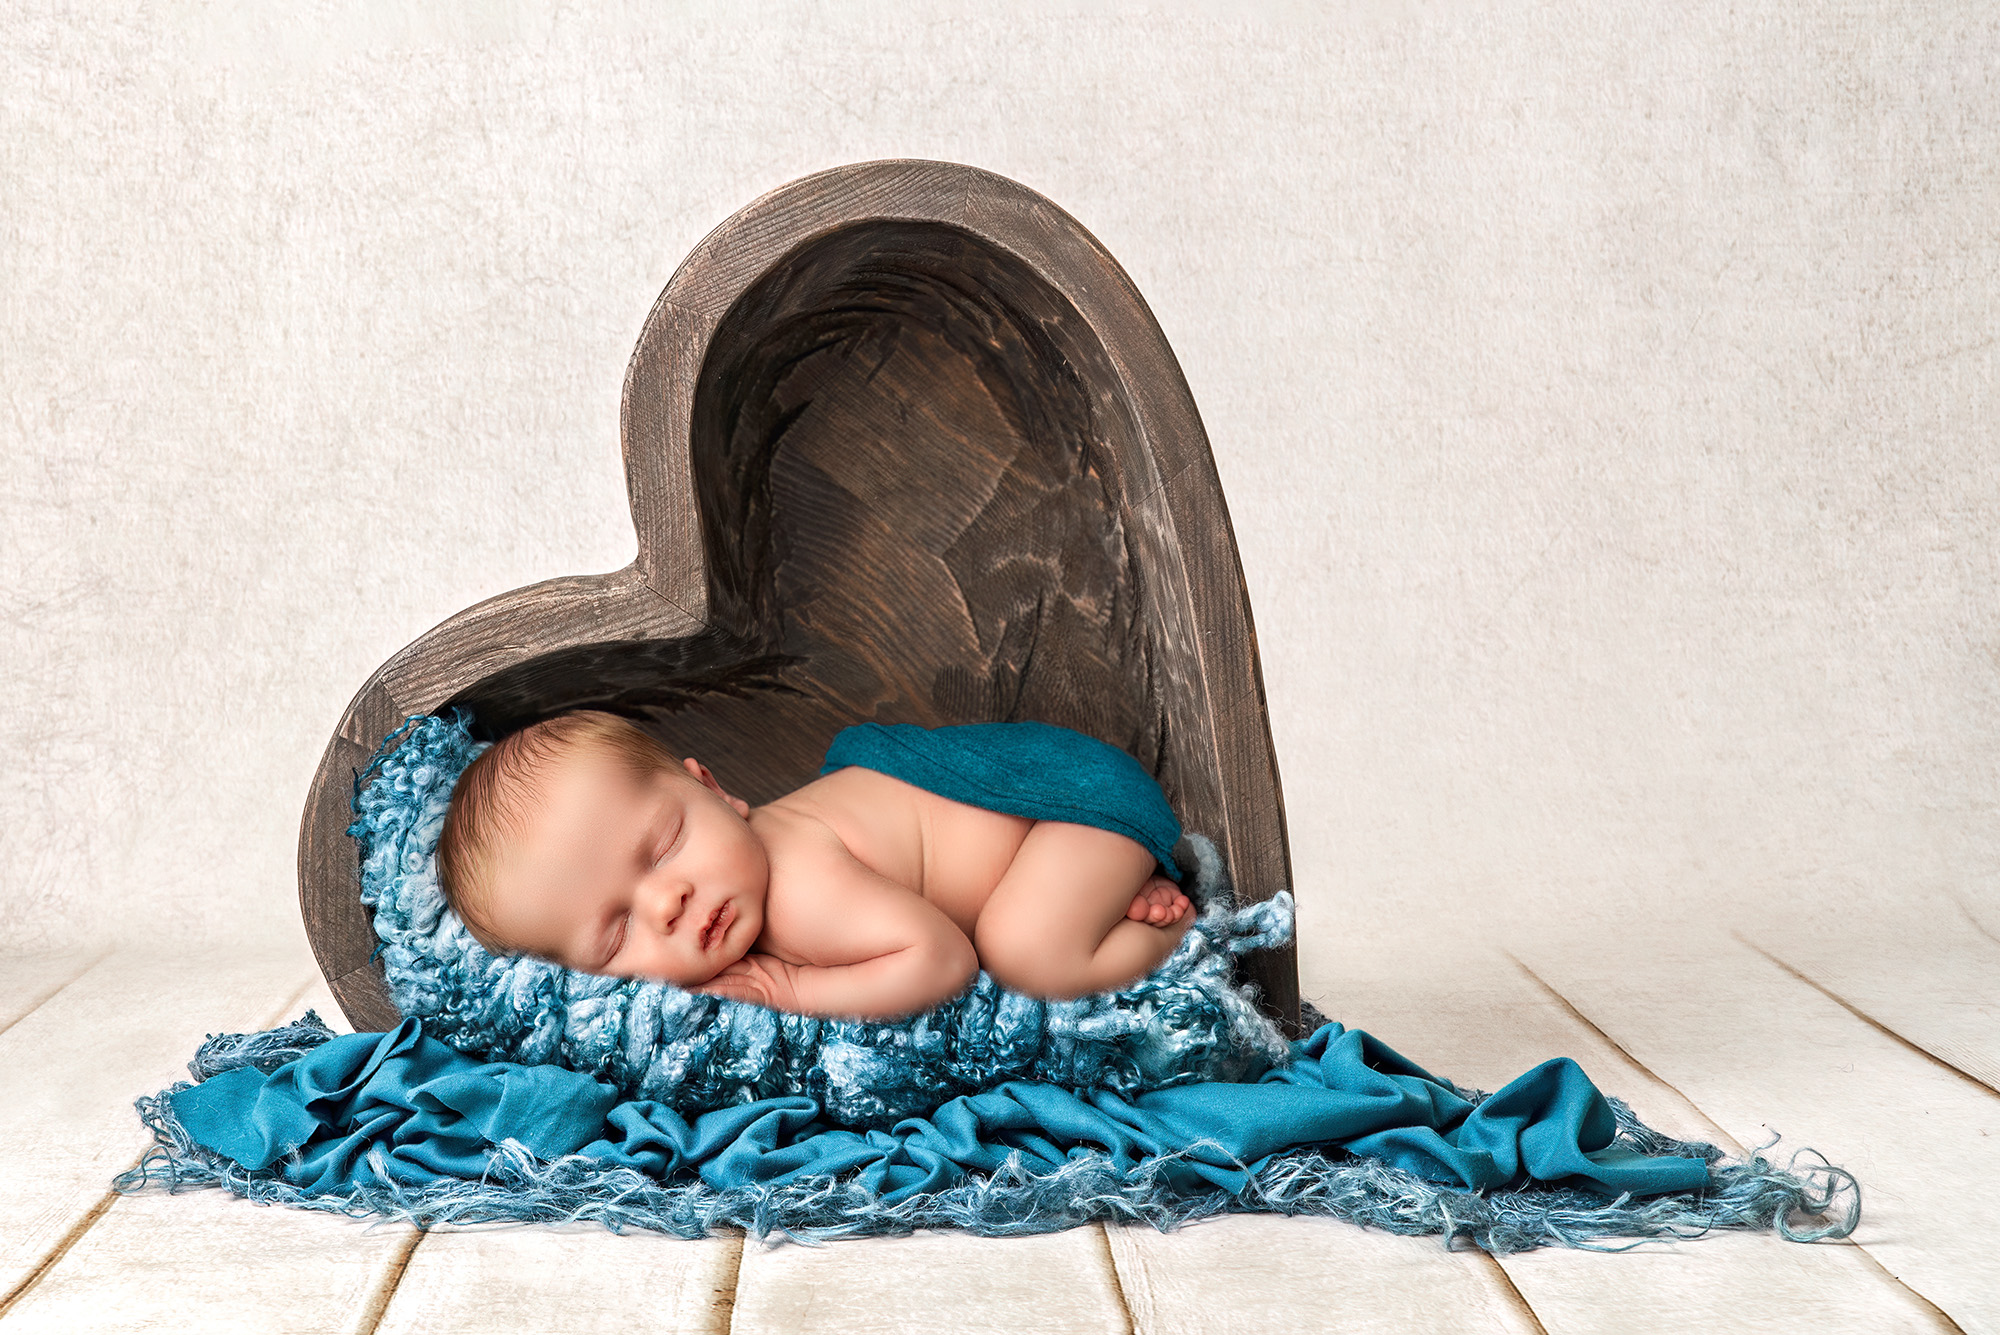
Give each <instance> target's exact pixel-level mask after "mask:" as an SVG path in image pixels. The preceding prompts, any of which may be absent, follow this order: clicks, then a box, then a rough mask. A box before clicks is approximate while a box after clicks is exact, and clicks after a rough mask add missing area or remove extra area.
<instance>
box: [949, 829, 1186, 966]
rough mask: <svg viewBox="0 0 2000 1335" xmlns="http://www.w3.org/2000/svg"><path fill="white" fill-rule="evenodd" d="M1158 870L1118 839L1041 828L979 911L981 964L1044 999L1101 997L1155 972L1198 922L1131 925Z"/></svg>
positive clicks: (975, 939) (976, 936) (976, 933)
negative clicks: (1138, 897) (1132, 913)
mask: <svg viewBox="0 0 2000 1335" xmlns="http://www.w3.org/2000/svg"><path fill="white" fill-rule="evenodd" d="M1153 868H1154V862H1153V855H1152V854H1151V853H1148V852H1147V851H1146V850H1145V849H1144V848H1143V847H1141V846H1140V845H1139V844H1138V843H1136V842H1135V841H1133V840H1131V839H1127V838H1126V837H1125V836H1124V835H1122V834H1113V833H1111V832H1110V831H1109V830H1100V829H1098V828H1096V827H1095V826H1090V825H1070V824H1066V823H1064V822H1061V821H1042V822H1039V823H1038V824H1036V825H1035V827H1034V828H1033V829H1031V830H1029V831H1028V836H1027V838H1026V839H1024V840H1022V841H1021V848H1020V851H1019V852H1017V853H1015V854H1014V861H1013V864H1012V865H1011V866H1009V867H1008V868H1007V871H1006V874H1005V875H1003V876H1002V877H1001V878H1000V884H999V885H997V886H995V887H994V889H993V893H992V895H991V896H990V897H989V898H988V899H987V901H986V904H985V906H984V907H983V908H981V909H980V911H979V920H978V922H977V923H976V924H974V927H973V934H972V944H973V945H974V946H975V947H976V948H977V949H978V951H979V962H980V965H981V966H982V967H983V968H984V969H985V970H986V971H987V972H988V973H990V974H992V975H993V977H994V978H995V979H997V980H998V981H999V982H1001V983H1004V984H1006V985H1007V986H1008V987H1011V988H1014V989H1015V990H1017V991H1021V992H1026V993H1028V994H1030V995H1032V996H1040V997H1077V996H1082V995H1083V994H1085V993H1086V992H1104V991H1108V990H1110V989H1111V988H1114V987H1120V986H1122V985H1124V984H1126V983H1129V982H1132V981H1134V980H1135V979H1138V978H1140V977H1142V976H1144V975H1145V974H1147V973H1150V972H1151V971H1152V970H1153V969H1155V968H1157V967H1158V966H1159V964H1160V962H1161V961H1162V960H1164V959H1166V957H1167V956H1168V954H1169V953H1171V952H1172V950H1173V948H1174V946H1175V945H1177V944H1178V943H1179V941H1180V939H1181V937H1182V936H1183V935H1184V934H1185V933H1186V931H1187V929H1188V924H1189V923H1190V922H1191V921H1192V920H1193V917H1194V915H1193V914H1191V913H1186V914H1183V915H1181V918H1180V919H1179V920H1178V921H1176V922H1174V923H1173V924H1171V925H1167V926H1160V927H1155V926H1153V925H1151V924H1150V923H1145V922H1139V921H1137V920H1135V919H1133V918H1131V917H1129V916H1127V915H1128V913H1129V911H1130V910H1131V908H1132V906H1133V899H1134V896H1135V895H1137V894H1139V893H1141V892H1142V891H1143V889H1144V887H1145V886H1146V885H1147V884H1148V882H1149V881H1150V880H1151V879H1152V875H1153Z"/></svg>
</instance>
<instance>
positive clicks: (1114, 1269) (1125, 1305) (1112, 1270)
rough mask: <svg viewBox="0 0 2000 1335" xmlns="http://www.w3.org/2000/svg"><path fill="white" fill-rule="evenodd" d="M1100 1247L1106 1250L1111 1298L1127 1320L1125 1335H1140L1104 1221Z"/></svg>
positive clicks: (1099, 1228)
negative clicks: (1115, 1300) (1114, 1299)
mask: <svg viewBox="0 0 2000 1335" xmlns="http://www.w3.org/2000/svg"><path fill="white" fill-rule="evenodd" d="M1095 1227H1096V1229H1097V1243H1098V1246H1100V1247H1102V1248H1103V1249H1104V1269H1105V1272H1106V1273H1107V1274H1109V1275H1110V1276H1111V1296H1112V1297H1113V1298H1116V1299H1117V1300H1118V1311H1119V1313H1120V1314H1121V1315H1123V1316H1124V1318H1125V1335H1139V1323H1138V1321H1137V1320H1136V1319H1135V1318H1134V1317H1133V1315H1132V1302H1131V1300H1130V1299H1129V1298H1127V1297H1126V1296H1125V1280H1124V1277H1123V1276H1121V1275H1120V1274H1119V1273H1118V1256H1117V1253H1115V1252H1113V1251H1112V1250H1111V1234H1110V1233H1109V1232H1107V1231H1106V1225H1105V1223H1104V1221H1103V1220H1101V1219H1100V1220H1098V1221H1097V1224H1096V1225H1095Z"/></svg>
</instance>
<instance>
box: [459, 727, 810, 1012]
mask: <svg viewBox="0 0 2000 1335" xmlns="http://www.w3.org/2000/svg"><path fill="white" fill-rule="evenodd" d="M686 763H687V766H688V769H687V772H685V773H683V772H682V771H680V770H664V771H659V772H656V773H653V774H649V775H646V776H644V777H635V776H634V775H633V774H631V773H630V771H628V770H627V769H626V767H625V766H624V765H623V764H621V763H619V762H617V761H615V760H613V759H611V758H610V757H607V756H600V755H594V754H590V753H584V754H581V755H575V756H569V757H565V758H564V759H562V760H560V761H558V762H556V763H555V765H554V766H553V767H552V768H551V769H550V771H549V772H548V774H547V775H546V777H545V779H544V781H543V783H542V785H541V789H540V792H539V794H538V797H539V799H540V805H539V806H538V808H537V809H536V810H535V812H534V814H533V815H532V816H531V817H530V818H529V819H528V820H527V821H526V822H525V824H524V827H523V829H522V831H521V833H520V837H518V838H516V839H514V840H512V841H511V842H509V843H508V844H507V845H506V846H505V847H503V848H502V849H501V851H500V855H499V857H498V859H497V860H496V861H497V866H496V867H495V869H494V872H493V875H492V878H491V880H490V881H489V882H488V884H487V885H486V887H485V891H486V893H485V899H484V902H483V904H482V906H481V907H482V908H483V909H484V913H483V917H484V918H485V921H486V923H487V924H488V926H489V927H490V928H491V930H492V931H493V933H494V934H495V935H497V936H499V937H500V938H502V939H503V940H506V941H509V942H512V943H513V944H515V945H516V946H518V947H520V948H521V949H522V950H525V951H527V952H528V953H530V954H534V955H540V956H542V957H543V958H545V959H550V960H554V961H555V962H556V963H558V964H562V965H566V966H567V967H569V968H572V969H582V970H585V971H587V972H589V973H603V974H612V975H615V976H618V977H625V978H654V979H659V980H660V981H662V982H668V983H676V984H679V985H681V986H683V987H690V986H693V985H695V984H698V983H705V982H707V981H708V980H709V979H711V978H713V977H715V975H716V974H718V973H720V972H721V971H722V970H723V969H724V968H726V967H727V966H729V965H731V964H733V963H735V962H736V961H737V960H739V959H741V958H742V957H743V955H744V954H745V953H747V952H748V951H749V949H750V947H751V946H752V945H753V944H754V943H755V942H756V940H757V937H758V936H759V934H760V933H762V932H763V930H764V891H765V889H766V887H767V885H768V884H769V881H770V872H771V867H770V862H769V861H768V859H767V858H766V857H765V853H764V845H763V843H762V842H761V841H760V840H759V839H758V838H757V836H756V835H755V834H754V833H753V832H752V831H751V829H750V825H749V822H748V821H746V820H745V819H744V816H743V814H742V810H743V809H742V807H741V804H739V803H736V802H735V801H734V800H733V799H731V798H729V797H728V796H727V795H726V794H724V793H723V791H722V789H721V787H720V786H719V785H717V784H716V782H715V780H714V778H713V777H712V776H710V775H709V773H708V771H707V770H706V769H703V768H702V767H701V766H699V765H698V764H696V763H695V762H694V761H692V760H690V761H688V762H686Z"/></svg>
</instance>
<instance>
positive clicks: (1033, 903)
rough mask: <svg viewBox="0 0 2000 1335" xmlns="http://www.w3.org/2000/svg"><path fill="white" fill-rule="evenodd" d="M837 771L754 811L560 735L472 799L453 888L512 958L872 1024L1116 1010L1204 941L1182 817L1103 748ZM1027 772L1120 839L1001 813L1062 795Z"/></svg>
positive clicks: (868, 751)
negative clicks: (1011, 1010) (1164, 966)
mask: <svg viewBox="0 0 2000 1335" xmlns="http://www.w3.org/2000/svg"><path fill="white" fill-rule="evenodd" d="M1010 730H1012V731H1010ZM954 735H956V736H954ZM961 757H962V758H963V759H962V763H961ZM827 760H828V766H827V770H826V771H823V772H822V774H821V776H820V777H819V778H817V779H815V780H814V781H813V782H811V783H808V784H806V785H805V786H804V787H802V788H799V789H797V790H795V791H793V792H790V793H787V794H786V795H785V796H783V797H780V798H778V799H777V800H775V801H772V802H768V803H766V804H764V805H763V806H760V807H752V806H750V805H749V804H748V803H746V802H744V801H743V800H742V799H741V798H737V797H732V796H730V794H729V793H728V791H727V790H725V789H724V788H723V787H722V785H721V784H720V783H719V782H718V781H717V780H716V778H715V776H714V775H713V774H711V773H710V772H709V770H708V767H707V766H705V765H703V764H702V763H701V762H699V761H697V760H696V759H694V758H693V757H692V756H690V757H688V758H686V759H676V758H675V757H674V756H673V755H672V754H671V753H669V752H668V751H667V749H666V748H665V747H664V746H662V745H661V744H660V743H659V742H658V741H656V740H654V739H653V738H652V737H651V736H650V735H649V734H647V733H646V732H644V731H642V730H641V729H640V728H639V727H638V726H637V725H635V724H633V723H631V722H630V721H628V720H626V719H623V718H620V717H618V716H617V715H614V714H605V713H598V712H595V711H579V712H576V713H572V714H564V715H560V716H558V717H556V718H553V719H549V720H546V721H545V722H542V723H538V724H535V725H534V726H532V727H529V728H526V729H523V730H522V731H520V732H517V733H513V734H511V735H509V736H507V737H505V738H503V739H502V740H501V741H499V742H498V743H496V744H495V745H494V746H493V747H492V748H491V749H489V750H487V751H486V752H484V753H483V754H482V755H480V757H479V758H478V759H477V760H475V761H474V762H473V763H472V764H471V765H470V766H469V767H468V768H467V769H466V771H465V773H464V775H463V776H461V777H460V779H459V781H458V786H457V787H456V789H454V791H453V793H452V798H451V805H450V809H449V811H448V812H447V813H446V816H445V822H444V829H443V831H442V833H441V835H440V837H439V840H438V852H437V863H438V874H439V879H440V880H441V881H442V883H443V886H444V891H445V895H446V898H447V899H449V900H450V902H451V905H452V907H453V908H455V909H456V910H457V911H458V914H459V916H460V917H461V918H463V919H464V920H465V924H466V926H467V927H468V928H470V929H471V931H472V934H473V935H474V936H475V937H476V938H477V939H478V940H479V942H480V944H481V945H483V946H485V947H486V948H487V949H488V950H490V951H493V952H495V953H496V954H513V953H525V954H531V955H537V956H540V957H542V958H544V959H548V960H553V961H554V962H556V963H558V964H562V965H565V966H567V967H569V968H572V969H581V970H584V971H586V972H589V973H599V974H611V975H614V976H619V977H628V978H651V979H659V980H661V981H664V982H669V983H674V984H676V985H678V986H680V987H684V988H687V989H689V990H691V991H696V992H707V993H712V994H715V995H717V996H723V997H730V998H734V999H736V1000H740V1001H753V1002H757V1003H759V1004H761V1005H765V1006H771V1007H775V1008H777V1009H779V1010H785V1011H793V1012H796V1013H799V1014H804V1015H828V1016H846V1017H853V1018H857V1019H891V1018H897V1017H901V1016H906V1015H910V1014H913V1013H915V1012H917V1011H922V1010H927V1009H929V1008H930V1007H932V1006H935V1005H937V1004H938V1003H940V1002H942V1001H945V1000H946V999H948V998H950V997H952V996H955V995H957V994H958V993H959V992H960V991H962V990H964V988H965V986H966V985H967V984H968V983H969V982H970V981H971V980H972V976H973V973H974V972H975V971H976V970H977V969H980V968H984V969H986V971H987V972H989V973H990V974H992V975H993V978H994V980H995V981H997V982H999V983H1001V984H1003V985H1004V986H1007V987H1011V988H1013V989H1015V990H1016V991H1020V992H1025V993H1027V994H1029V995H1031V996H1038V997H1049V998H1062V997H1075V996H1081V995H1083V994H1085V993H1089V992H1103V991H1108V990H1111V989H1113V988H1117V987H1120V986H1122V985H1124V984H1126V983H1129V982H1132V981H1134V980H1135V979H1137V978H1140V977H1142V976H1144V975H1145V974H1147V973H1149V972H1151V971H1152V970H1153V969H1154V968H1155V967H1157V966H1158V965H1159V964H1160V963H1161V962H1162V961H1163V960H1165V959H1166V957H1167V955H1168V954H1169V953H1170V952H1171V951H1172V950H1173V948H1174V946H1175V945H1176V944H1177V943H1178V942H1179V940H1180V938H1181V936H1182V935H1183V934H1184V933H1185V932H1186V931H1187V928H1188V924H1189V923H1190V922H1191V921H1192V919H1193V913H1192V911H1191V907H1190V905H1189V903H1188V900H1187V897H1186V896H1185V895H1184V894H1182V893H1181V891H1180V890H1179V888H1178V887H1177V886H1176V885H1175V884H1174V882H1173V881H1172V880H1170V879H1168V877H1167V876H1165V875H1162V874H1161V869H1162V867H1165V868H1166V869H1167V870H1170V871H1171V870H1174V868H1173V862H1172V853H1171V851H1170V850H1171V847H1172V842H1173V839H1174V838H1175V837H1176V836H1177V835H1178V833H1179V825H1178V822H1177V821H1175V820H1174V818H1173V814H1172V811H1171V810H1170V809H1169V808H1168V807H1167V805H1166V800H1165V798H1164V797H1162V796H1161V795H1160V793H1159V788H1158V786H1157V785H1156V784H1154V783H1153V781H1152V779H1151V777H1150V776H1149V775H1147V774H1146V773H1145V771H1144V770H1143V769H1142V768H1140V767H1139V764H1138V762H1137V761H1135V760H1132V759H1131V758H1130V757H1129V756H1126V755H1125V754H1124V753H1123V752H1121V751H1117V750H1115V749H1114V748H1111V747H1109V746H1106V745H1104V744H1103V743H1101V742H1098V741H1096V740H1095V739H1093V738H1089V737H1085V736H1083V735H1082V734H1079V733H1073V732H1069V731H1068V730H1066V729H1059V728H1053V727H1050V726H1049V725H1047V724H1038V723H1015V724H977V725H972V726H970V727H967V728H940V729H935V730H927V729H922V728H914V727H910V726H909V725H898V726H895V727H884V726H882V725H879V724H863V725H861V726H860V727H856V728H849V729H848V730H846V731H845V732H843V733H842V734H840V736H839V737H838V738H836V739H835V742H834V745H833V747H832V749H831V750H829V752H828V755H827ZM1030 766H1041V767H1043V768H1045V769H1048V770H1049V771H1050V772H1060V771H1065V770H1072V771H1073V772H1074V775H1073V776H1074V777H1075V778H1077V779H1078V780H1079V784H1078V786H1079V787H1080V788H1081V789H1083V790H1084V791H1080V792H1078V793H1077V794H1076V797H1077V803H1076V810H1077V812H1079V813H1081V814H1083V815H1085V816H1086V817H1088V818H1089V819H1091V820H1093V821H1100V820H1101V821H1102V824H1101V825H1100V824H1095V823H1093V824H1079V823H1072V822H1069V821H1063V820H1051V819H1035V818H1034V817H1033V816H1031V815H1024V814H1011V813H1010V812H1009V811H1007V810H1005V809H995V808H1006V807H1009V806H1012V807H1015V808H1016V809H1017V810H1020V811H1027V810H1029V809H1031V808H1035V807H1037V805H1038V804H1037V803H1035V802H1033V801H1028V802H1025V803H1024V802H1023V801H1022V800H1021V798H1020V793H1023V792H1028V793H1032V791H1033V789H1034V788H1035V785H1036V783H1038V782H1039V783H1042V784H1044V785H1046V783H1047V778H1046V775H1044V776H1041V777H1037V776H1036V775H1031V774H1020V773H1018V771H1020V770H1021V769H1023V768H1024V767H1030ZM885 770H899V771H901V772H905V773H910V774H913V775H915V776H916V777H917V778H918V779H919V780H920V782H921V783H922V784H923V785H924V786H919V783H912V782H906V781H905V780H904V779H902V778H898V777H894V776H893V775H892V774H890V773H888V772H885ZM1010 772H1011V773H1012V777H1010ZM1063 777H1064V778H1069V777H1072V775H1071V774H1069V773H1064V774H1063ZM1016 778H1018V779H1019V780H1021V782H1019V783H1017V782H1015V781H1014V779H1016ZM936 789H943V790H944V791H946V792H956V793H958V794H960V795H961V796H969V797H973V798H975V799H976V800H979V801H981V802H990V803H992V806H991V807H989V806H986V805H974V804H972V803H971V802H968V801H961V800H955V799H954V798H953V797H950V796H945V795H943V794H942V793H941V792H939V791H935V790H936ZM1120 791H1123V793H1124V796H1125V799H1126V800H1124V801H1122V802H1121V801H1120V800H1119V799H1118V796H1117V795H1118V793H1119V792H1120ZM1133 793H1136V794H1137V795H1138V799H1137V802H1136V804H1135V803H1134V802H1133V801H1131V800H1129V799H1130V798H1131V796H1132V794H1133ZM1135 805H1136V808H1137V810H1136V812H1134V810H1133V807H1134V806H1135ZM1107 827H1115V828H1107ZM1121 831H1129V833H1128V832H1121ZM1135 836H1137V837H1135ZM1142 839H1143V840H1144V842H1142Z"/></svg>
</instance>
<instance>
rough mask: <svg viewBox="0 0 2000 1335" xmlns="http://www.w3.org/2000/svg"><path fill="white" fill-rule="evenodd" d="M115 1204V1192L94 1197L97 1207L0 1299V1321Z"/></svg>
mask: <svg viewBox="0 0 2000 1335" xmlns="http://www.w3.org/2000/svg"><path fill="white" fill-rule="evenodd" d="M117 1201H118V1193H117V1192H116V1191H107V1192H105V1193H104V1195H103V1196H101V1197H99V1198H98V1201H97V1204H95V1205H93V1206H91V1207H90V1209H89V1211H87V1212H86V1213H85V1214H84V1216H83V1218H81V1219H79V1220H77V1221H76V1222H75V1223H74V1224H71V1225H70V1227H69V1231H68V1232H67V1233H64V1234H63V1235H62V1237H61V1238H60V1239H58V1240H57V1242H56V1245H55V1246H53V1247H51V1248H50V1249H49V1254H48V1255H47V1256H44V1257H43V1258H42V1259H41V1262H40V1263H39V1264H38V1265H36V1266H35V1268H34V1269H33V1270H30V1271H29V1272H28V1273H27V1274H26V1275H24V1276H23V1277H22V1279H21V1282H20V1283H18V1284H16V1285H15V1286H14V1287H13V1288H11V1289H9V1290H8V1291H7V1295H6V1296H5V1297H4V1298H0V1321H3V1320H5V1319H6V1317H7V1314H8V1313H9V1312H11V1311H13V1310H14V1308H15V1306H16V1305H17V1304H19V1303H20V1301H21V1300H22V1299H23V1298H25V1297H27V1296H28V1294H29V1293H30V1292H32V1291H33V1289H34V1287H35V1286H36V1285H37V1284H39V1283H41V1282H42V1277H43V1276H45V1275H47V1274H48V1273H49V1272H50V1271H51V1270H54V1269H55V1268H56V1265H57V1263H58V1262H60V1261H61V1260H62V1259H63V1257H65V1256H67V1255H69V1249H70V1248H72V1247H74V1246H76V1244H77V1243H79V1242H81V1241H82V1240H83V1235H84V1234H86V1233H88V1232H90V1230H91V1227H92V1225H94V1224H96V1223H97V1221H98V1220H100V1219H102V1218H103V1217H104V1216H105V1214H106V1213H107V1212H108V1211H109V1210H110V1209H111V1207H112V1206H113V1205H115V1204H116V1203H117Z"/></svg>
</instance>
